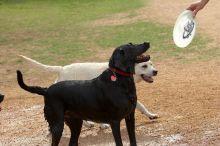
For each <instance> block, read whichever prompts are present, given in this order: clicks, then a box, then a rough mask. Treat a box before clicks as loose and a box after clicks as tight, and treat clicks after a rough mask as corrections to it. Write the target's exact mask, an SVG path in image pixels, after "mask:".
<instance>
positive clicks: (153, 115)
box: [136, 101, 159, 120]
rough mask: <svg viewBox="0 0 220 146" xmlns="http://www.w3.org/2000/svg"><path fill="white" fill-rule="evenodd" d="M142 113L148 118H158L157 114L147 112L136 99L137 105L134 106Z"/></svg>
mask: <svg viewBox="0 0 220 146" xmlns="http://www.w3.org/2000/svg"><path fill="white" fill-rule="evenodd" d="M136 108H137V109H138V110H139V111H140V112H141V113H142V114H145V115H146V116H147V117H148V118H149V119H151V120H152V119H157V118H159V116H158V115H157V114H153V113H151V112H149V111H148V110H147V108H146V107H145V106H144V105H143V104H142V103H140V102H139V101H137V107H136Z"/></svg>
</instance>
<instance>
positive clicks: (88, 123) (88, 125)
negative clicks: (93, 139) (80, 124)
mask: <svg viewBox="0 0 220 146" xmlns="http://www.w3.org/2000/svg"><path fill="white" fill-rule="evenodd" d="M84 125H85V126H86V127H87V128H92V127H94V125H95V123H94V122H91V121H84Z"/></svg>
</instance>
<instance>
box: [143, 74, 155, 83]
mask: <svg viewBox="0 0 220 146" xmlns="http://www.w3.org/2000/svg"><path fill="white" fill-rule="evenodd" d="M143 78H144V80H145V81H147V82H149V83H152V82H153V81H154V80H153V78H152V77H148V76H143Z"/></svg>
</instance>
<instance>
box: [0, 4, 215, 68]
mask: <svg viewBox="0 0 220 146" xmlns="http://www.w3.org/2000/svg"><path fill="white" fill-rule="evenodd" d="M144 4H145V0H135V1H133V0H1V1H0V53H2V52H3V51H2V50H3V49H1V48H4V49H5V48H6V49H8V50H9V51H4V52H3V53H12V54H8V55H16V54H25V55H28V56H30V57H32V58H34V59H37V60H39V61H41V62H43V63H49V64H61V65H64V64H67V63H71V62H73V61H75V60H86V59H87V58H90V59H96V60H99V59H100V58H97V57H96V58H95V54H96V53H98V51H99V50H98V49H96V48H102V49H103V50H105V49H109V48H115V47H117V46H119V45H121V44H124V43H128V42H133V43H141V42H144V41H150V42H151V46H152V47H151V49H150V52H151V53H152V54H153V55H154V58H155V59H158V60H160V59H165V58H170V57H171V58H176V59H179V60H181V59H189V58H190V57H187V56H191V58H190V59H198V58H202V57H201V56H203V55H206V56H217V55H215V54H218V53H219V52H218V51H217V49H214V48H211V49H208V50H207V44H206V43H205V42H207V41H204V40H205V38H202V37H200V36H199V35H198V34H197V36H196V39H195V40H194V41H193V43H192V44H191V45H190V47H188V48H186V49H178V48H176V47H175V46H174V44H173V41H172V36H171V35H172V27H171V26H167V25H162V24H157V23H154V22H141V21H140V22H136V23H133V24H126V25H120V26H97V27H92V28H91V27H90V26H89V25H88V24H89V23H91V22H92V21H94V20H98V19H102V18H105V19H108V18H111V17H112V15H113V14H115V13H120V12H125V13H128V18H130V17H134V16H135V15H136V13H134V10H136V9H138V8H141V7H143V6H144ZM218 50H219V49H218ZM194 54H196V55H194ZM6 56H7V54H6ZM93 56H94V58H93ZM109 56H110V54H109ZM12 60H13V61H14V62H15V63H19V62H20V61H18V60H15V59H12ZM0 61H1V60H0ZM8 61H9V62H10V60H7V61H1V62H2V63H7V62H8Z"/></svg>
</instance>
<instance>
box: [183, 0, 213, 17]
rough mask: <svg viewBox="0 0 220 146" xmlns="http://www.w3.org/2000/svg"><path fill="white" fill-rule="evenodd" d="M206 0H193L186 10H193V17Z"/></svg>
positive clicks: (207, 0)
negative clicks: (195, 0)
mask: <svg viewBox="0 0 220 146" xmlns="http://www.w3.org/2000/svg"><path fill="white" fill-rule="evenodd" d="M208 2H209V0H200V1H197V2H194V3H192V4H191V5H190V6H189V7H188V8H187V10H191V11H192V12H193V16H194V17H195V16H196V14H197V13H198V11H200V10H201V9H203V8H204V7H205V5H206V4H207V3H208Z"/></svg>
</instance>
